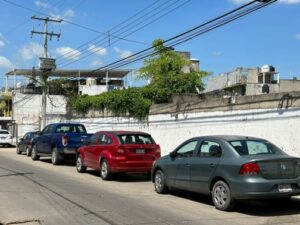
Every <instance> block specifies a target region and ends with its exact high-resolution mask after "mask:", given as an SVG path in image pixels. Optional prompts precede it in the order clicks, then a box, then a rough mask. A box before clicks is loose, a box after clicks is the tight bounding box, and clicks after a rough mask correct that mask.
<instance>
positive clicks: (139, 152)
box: [135, 149, 145, 154]
mask: <svg viewBox="0 0 300 225" xmlns="http://www.w3.org/2000/svg"><path fill="white" fill-rule="evenodd" d="M135 152H136V153H138V154H144V153H145V149H136V150H135Z"/></svg>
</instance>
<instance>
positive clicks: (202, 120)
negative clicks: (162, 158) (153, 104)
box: [76, 108, 300, 156]
mask: <svg viewBox="0 0 300 225" xmlns="http://www.w3.org/2000/svg"><path fill="white" fill-rule="evenodd" d="M299 117H300V108H290V109H260V110H239V111H227V112H221V111H217V112H199V113H182V114H179V115H178V118H177V119H175V117H172V116H171V115H170V114H164V115H153V116H150V117H149V122H148V123H147V124H142V123H138V122H137V121H134V120H132V119H124V118H123V119H117V118H82V119H77V120H76V121H78V122H81V123H83V124H84V125H85V126H86V127H87V130H88V132H96V131H99V130H139V131H145V132H149V133H151V134H152V136H153V138H154V139H155V140H156V142H157V143H159V144H160V145H161V148H162V154H163V155H165V154H168V153H169V152H170V151H172V150H173V149H174V148H175V147H176V146H177V145H179V144H180V143H181V142H183V141H184V140H186V139H188V138H191V137H194V136H201V135H211V134H235V135H246V136H255V137H261V138H266V139H268V140H270V141H271V142H273V143H275V144H276V145H278V146H279V147H281V148H282V149H283V150H285V151H286V152H288V153H289V154H291V155H297V156H300V141H299V133H300V118H299Z"/></svg>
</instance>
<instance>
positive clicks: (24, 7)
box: [2, 0, 141, 44]
mask: <svg viewBox="0 0 300 225" xmlns="http://www.w3.org/2000/svg"><path fill="white" fill-rule="evenodd" d="M2 1H4V2H6V3H8V4H10V5H13V6H15V7H18V8H22V9H24V10H27V11H30V12H33V13H36V14H39V15H44V16H47V17H49V18H53V19H61V18H58V17H55V16H51V15H48V14H47V13H44V12H39V11H37V10H34V9H31V8H28V7H26V6H23V5H20V4H18V3H15V2H12V1H10V0H2ZM63 21H64V22H65V23H68V24H71V25H73V26H77V27H79V28H82V29H85V30H88V31H91V32H94V33H98V34H102V35H104V36H107V33H105V32H101V31H98V30H96V29H94V28H91V27H88V26H85V25H81V24H78V23H75V22H71V21H69V20H66V19H63ZM115 38H119V37H115ZM121 40H124V41H128V42H132V43H139V44H141V42H138V41H134V40H130V39H125V38H122V39H121Z"/></svg>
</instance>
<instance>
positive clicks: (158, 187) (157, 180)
mask: <svg viewBox="0 0 300 225" xmlns="http://www.w3.org/2000/svg"><path fill="white" fill-rule="evenodd" d="M155 188H156V190H158V191H160V190H161V175H160V174H156V175H155Z"/></svg>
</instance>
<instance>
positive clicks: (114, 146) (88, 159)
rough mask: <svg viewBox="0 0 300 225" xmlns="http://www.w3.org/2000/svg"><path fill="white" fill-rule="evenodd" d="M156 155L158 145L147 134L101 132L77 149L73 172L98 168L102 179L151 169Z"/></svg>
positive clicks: (147, 171)
mask: <svg viewBox="0 0 300 225" xmlns="http://www.w3.org/2000/svg"><path fill="white" fill-rule="evenodd" d="M158 158H160V146H159V145H158V144H156V143H155V141H154V140H153V138H152V137H151V135H150V134H148V133H143V132H132V131H101V132H97V133H95V134H94V135H93V136H92V137H91V138H90V140H89V141H88V142H87V143H85V146H82V147H80V148H79V149H78V156H77V163H76V168H77V171H78V172H80V173H82V172H85V171H86V168H87V167H90V168H93V169H96V170H100V174H101V177H102V179H103V180H108V179H111V178H112V175H113V174H114V173H120V172H127V173H145V174H149V175H150V172H151V167H152V164H153V162H154V160H156V159H158Z"/></svg>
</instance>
